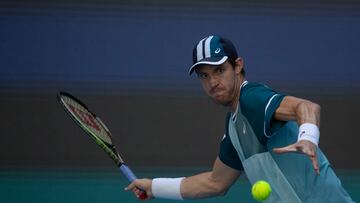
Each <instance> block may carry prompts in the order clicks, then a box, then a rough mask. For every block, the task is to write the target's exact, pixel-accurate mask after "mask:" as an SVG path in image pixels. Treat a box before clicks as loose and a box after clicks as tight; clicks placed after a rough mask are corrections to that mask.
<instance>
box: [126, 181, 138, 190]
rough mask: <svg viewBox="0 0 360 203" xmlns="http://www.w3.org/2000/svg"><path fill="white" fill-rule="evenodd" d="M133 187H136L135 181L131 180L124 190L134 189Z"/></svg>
mask: <svg viewBox="0 0 360 203" xmlns="http://www.w3.org/2000/svg"><path fill="white" fill-rule="evenodd" d="M134 188H136V186H135V183H134V182H132V183H130V184H129V185H128V186H126V187H125V188H124V190H125V191H130V190H134Z"/></svg>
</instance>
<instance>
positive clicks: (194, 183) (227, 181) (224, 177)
mask: <svg viewBox="0 0 360 203" xmlns="http://www.w3.org/2000/svg"><path fill="white" fill-rule="evenodd" d="M240 174H241V172H240V171H238V170H235V169H232V168H230V167H229V166H227V165H225V164H224V163H223V162H222V161H221V160H220V159H219V158H216V160H215V163H214V166H213V170H212V171H210V172H205V173H201V174H198V175H195V176H190V177H187V178H185V179H184V180H183V181H182V183H181V195H182V197H183V198H184V199H200V198H206V197H212V196H219V195H225V194H226V192H227V190H228V189H229V188H230V186H231V185H232V184H233V183H234V182H235V181H236V180H237V178H238V177H239V176H240Z"/></svg>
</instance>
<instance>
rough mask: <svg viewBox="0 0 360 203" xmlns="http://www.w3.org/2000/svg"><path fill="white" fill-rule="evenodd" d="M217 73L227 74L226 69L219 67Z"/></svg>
mask: <svg viewBox="0 0 360 203" xmlns="http://www.w3.org/2000/svg"><path fill="white" fill-rule="evenodd" d="M216 72H217V73H223V72H225V68H221V67H219V68H217V69H216Z"/></svg>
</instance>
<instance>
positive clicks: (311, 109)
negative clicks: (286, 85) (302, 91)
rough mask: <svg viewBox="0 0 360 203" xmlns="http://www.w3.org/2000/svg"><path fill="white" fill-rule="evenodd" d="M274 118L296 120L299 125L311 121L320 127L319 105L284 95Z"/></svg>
mask: <svg viewBox="0 0 360 203" xmlns="http://www.w3.org/2000/svg"><path fill="white" fill-rule="evenodd" d="M275 119H277V120H281V121H289V120H296V121H297V123H298V124H299V125H301V124H303V123H313V124H315V125H317V126H319V127H320V106H319V105H318V104H316V103H313V102H311V101H308V100H304V99H300V98H296V97H292V96H286V97H285V98H284V99H283V101H282V102H281V104H280V106H279V108H278V109H277V110H276V112H275Z"/></svg>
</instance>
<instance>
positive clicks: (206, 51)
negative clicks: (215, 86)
mask: <svg viewBox="0 0 360 203" xmlns="http://www.w3.org/2000/svg"><path fill="white" fill-rule="evenodd" d="M237 58H238V54H237V51H236V48H235V46H234V44H233V43H232V42H231V41H230V40H228V39H226V38H223V37H221V36H219V35H211V36H208V37H205V38H204V39H202V40H200V41H199V42H198V43H197V44H196V45H195V47H194V49H193V65H192V66H191V68H190V70H189V74H190V75H191V74H192V73H193V72H194V70H195V69H196V68H197V67H198V66H199V65H202V64H207V65H220V64H223V63H224V62H225V61H229V62H230V63H231V64H232V65H234V63H235V60H236V59H237Z"/></svg>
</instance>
